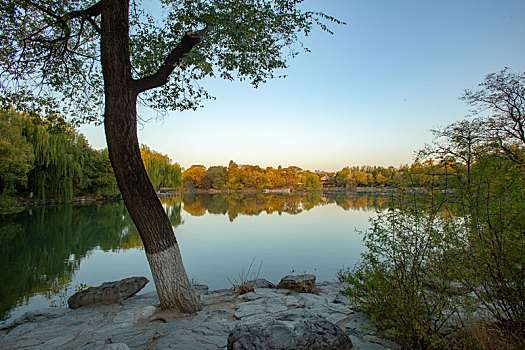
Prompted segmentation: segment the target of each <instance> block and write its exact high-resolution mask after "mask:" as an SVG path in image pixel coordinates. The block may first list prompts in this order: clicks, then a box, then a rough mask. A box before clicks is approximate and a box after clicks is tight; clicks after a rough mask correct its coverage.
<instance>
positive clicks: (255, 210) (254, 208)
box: [183, 192, 389, 221]
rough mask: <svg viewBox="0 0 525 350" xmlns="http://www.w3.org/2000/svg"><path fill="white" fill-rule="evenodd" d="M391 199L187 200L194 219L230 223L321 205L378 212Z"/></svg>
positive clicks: (239, 196)
mask: <svg viewBox="0 0 525 350" xmlns="http://www.w3.org/2000/svg"><path fill="white" fill-rule="evenodd" d="M388 200H389V198H388V197H384V196H373V195H359V196H350V195H347V194H334V193H332V194H323V193H322V192H306V193H301V194H288V195H286V194H263V193H256V194H251V195H247V194H242V193H232V194H221V193H217V194H193V193H188V194H186V195H185V196H184V198H183V204H184V205H183V208H184V211H186V212H187V213H189V214H191V215H192V216H202V215H204V214H206V213H209V214H222V215H228V217H229V219H230V221H233V220H235V219H236V218H237V217H238V216H239V215H259V214H260V213H262V212H265V213H267V214H273V213H278V214H279V215H281V214H282V213H287V214H291V215H295V214H299V213H301V212H303V211H308V210H310V209H312V208H314V207H317V206H320V205H326V204H329V203H336V204H337V205H338V206H340V207H341V208H343V209H344V210H350V209H352V210H375V209H383V208H385V207H386V206H387V204H388Z"/></svg>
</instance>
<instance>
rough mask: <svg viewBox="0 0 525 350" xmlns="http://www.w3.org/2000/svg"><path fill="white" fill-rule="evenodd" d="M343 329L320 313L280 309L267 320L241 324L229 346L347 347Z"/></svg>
mask: <svg viewBox="0 0 525 350" xmlns="http://www.w3.org/2000/svg"><path fill="white" fill-rule="evenodd" d="M351 348H352V341H351V340H350V338H349V336H348V335H347V334H345V333H344V332H343V330H342V329H341V328H340V327H338V326H337V325H335V324H334V323H332V322H329V321H328V320H327V319H326V318H324V317H322V316H318V315H309V314H307V315H297V314H295V313H280V314H276V315H274V316H273V317H271V318H267V319H266V320H264V321H260V322H254V323H245V324H238V325H237V326H235V328H234V329H233V330H232V331H231V332H230V334H229V335H228V350H266V349H268V350H284V349H295V350H323V349H332V350H347V349H351Z"/></svg>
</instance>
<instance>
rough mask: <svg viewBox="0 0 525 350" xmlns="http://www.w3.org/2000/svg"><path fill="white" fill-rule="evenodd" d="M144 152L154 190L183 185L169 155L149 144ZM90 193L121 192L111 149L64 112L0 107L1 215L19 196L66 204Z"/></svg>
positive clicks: (142, 153)
mask: <svg viewBox="0 0 525 350" xmlns="http://www.w3.org/2000/svg"><path fill="white" fill-rule="evenodd" d="M141 155H142V159H143V162H144V166H145V168H146V171H147V172H148V175H149V177H150V179H151V181H152V183H153V185H154V186H155V188H157V189H159V188H160V187H161V186H171V187H181V186H182V175H181V169H180V166H179V165H178V164H176V163H175V164H174V163H173V162H172V161H171V160H170V159H169V157H168V156H165V155H162V154H160V153H158V152H155V151H153V150H150V149H149V148H148V147H147V146H144V145H143V146H142V147H141ZM86 194H93V195H97V196H99V197H114V196H118V194H119V191H118V187H117V184H116V181H115V176H114V174H113V170H112V168H111V163H110V160H109V157H108V151H107V149H103V150H95V149H93V148H91V147H90V146H89V144H88V142H87V140H86V139H85V137H84V135H82V134H81V133H79V132H78V131H77V130H76V129H75V127H74V125H73V124H71V123H68V122H67V121H66V120H65V119H64V118H63V117H61V116H58V115H55V114H50V115H46V116H41V115H29V114H23V113H19V112H16V111H13V110H8V109H2V110H0V213H7V212H11V211H13V210H16V209H17V207H18V206H17V204H18V201H17V197H23V198H33V199H35V200H37V201H46V200H48V199H54V200H57V201H62V202H64V201H68V200H71V199H72V198H73V197H74V196H82V195H86Z"/></svg>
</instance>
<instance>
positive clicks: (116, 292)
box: [67, 277, 149, 309]
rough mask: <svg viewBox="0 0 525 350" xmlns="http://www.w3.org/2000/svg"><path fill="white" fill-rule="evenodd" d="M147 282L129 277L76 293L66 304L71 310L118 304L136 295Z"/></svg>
mask: <svg viewBox="0 0 525 350" xmlns="http://www.w3.org/2000/svg"><path fill="white" fill-rule="evenodd" d="M148 282H149V280H148V279H147V278H146V277H129V278H124V279H122V280H120V281H114V282H106V283H102V284H101V285H100V286H98V287H90V288H88V289H86V290H83V291H80V292H76V293H75V294H73V295H72V296H71V297H70V298H69V299H68V300H67V303H68V305H69V307H70V308H72V309H77V308H79V307H81V306H86V305H96V304H110V303H120V302H121V301H122V300H124V299H127V298H129V297H131V296H133V295H135V294H137V292H138V291H140V290H141V289H142V288H144V286H145V285H146V284H147V283H148Z"/></svg>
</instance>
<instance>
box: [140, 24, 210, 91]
mask: <svg viewBox="0 0 525 350" xmlns="http://www.w3.org/2000/svg"><path fill="white" fill-rule="evenodd" d="M201 40H202V36H201V32H187V33H186V34H185V35H184V37H183V38H182V39H181V41H180V43H179V44H178V45H177V46H176V47H175V48H174V49H173V50H172V51H171V52H170V53H169V55H168V57H166V59H165V60H164V63H162V65H161V66H160V68H159V69H158V70H157V72H156V73H154V74H152V75H150V76H147V77H144V78H141V79H138V80H135V81H134V82H135V88H136V91H137V93H140V92H143V91H146V90H150V89H154V88H157V87H160V86H162V85H164V84H166V83H167V81H168V78H169V76H170V74H171V73H172V72H173V70H174V69H175V67H176V66H177V65H178V64H179V63H180V61H181V60H182V58H183V57H184V56H185V55H186V54H188V53H189V52H190V51H191V50H192V49H193V47H195V45H197V44H198V43H200V42H201Z"/></svg>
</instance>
